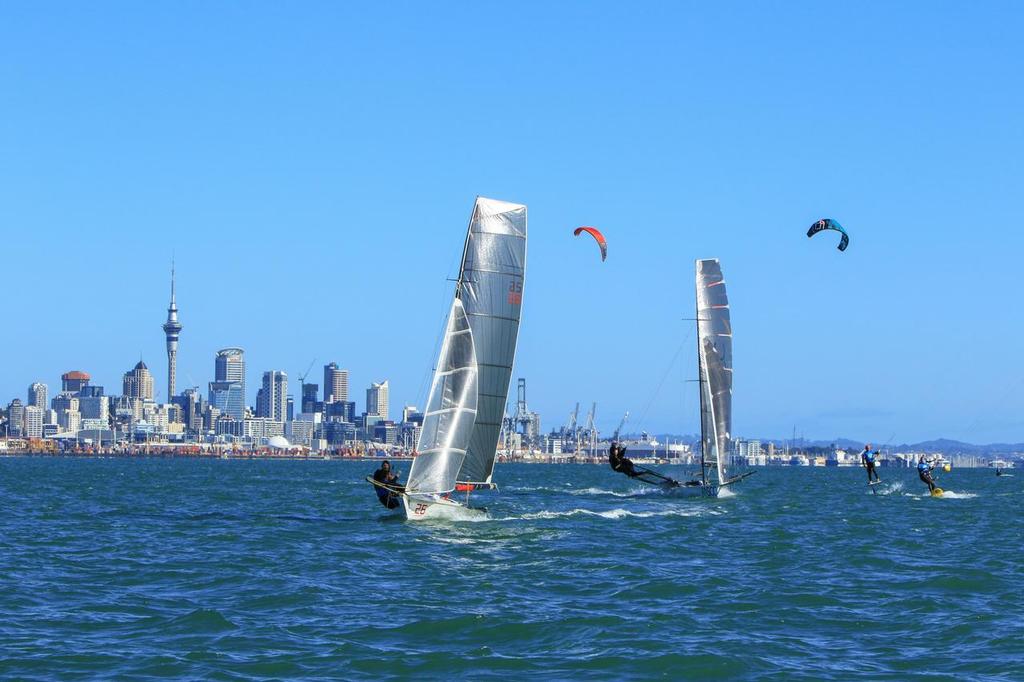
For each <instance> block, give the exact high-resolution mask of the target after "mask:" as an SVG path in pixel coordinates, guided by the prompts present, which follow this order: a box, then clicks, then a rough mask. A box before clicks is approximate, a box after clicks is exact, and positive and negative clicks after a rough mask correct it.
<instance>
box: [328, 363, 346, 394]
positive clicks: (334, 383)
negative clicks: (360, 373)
mask: <svg viewBox="0 0 1024 682" xmlns="http://www.w3.org/2000/svg"><path fill="white" fill-rule="evenodd" d="M339 400H348V370H347V369H339V368H338V363H336V362H332V363H330V364H327V365H324V402H325V403H333V402H335V401H339Z"/></svg>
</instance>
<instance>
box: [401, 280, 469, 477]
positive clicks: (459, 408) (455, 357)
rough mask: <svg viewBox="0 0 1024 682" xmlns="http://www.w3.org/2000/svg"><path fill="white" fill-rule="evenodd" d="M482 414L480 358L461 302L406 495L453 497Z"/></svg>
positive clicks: (452, 316) (440, 363) (440, 362)
mask: <svg viewBox="0 0 1024 682" xmlns="http://www.w3.org/2000/svg"><path fill="white" fill-rule="evenodd" d="M476 413H477V357H476V350H475V348H474V344H473V332H472V330H471V329H470V325H469V320H468V318H467V317H466V311H465V309H464V308H463V305H462V302H461V301H460V300H459V299H457V298H456V299H455V300H454V302H453V303H452V309H451V312H450V313H449V314H448V326H447V328H446V330H445V336H444V342H443V343H442V344H441V354H440V356H439V357H438V361H437V369H436V370H434V381H433V383H432V384H431V386H430V397H429V398H428V399H427V409H426V412H424V414H423V430H422V431H421V432H420V437H419V441H418V443H417V447H416V449H417V451H418V453H419V454H418V455H417V456H416V458H415V459H414V460H413V462H412V468H411V469H410V471H409V481H408V483H407V484H406V487H405V490H406V492H407V493H441V494H443V493H448V492H451V491H452V490H454V489H455V477H456V474H457V473H458V471H459V467H461V466H462V464H463V461H464V460H465V458H466V449H467V447H468V445H469V439H470V435H471V434H472V432H473V422H474V419H475V417H476Z"/></svg>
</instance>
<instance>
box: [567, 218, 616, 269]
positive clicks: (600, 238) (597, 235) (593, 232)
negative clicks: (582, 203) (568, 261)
mask: <svg viewBox="0 0 1024 682" xmlns="http://www.w3.org/2000/svg"><path fill="white" fill-rule="evenodd" d="M581 232H586V233H587V234H589V235H590V236H591V237H593V238H594V241H596V242H597V245H598V246H600V247H601V260H602V261H603V260H604V259H605V258H607V257H608V242H607V241H606V240H605V238H604V235H603V234H601V231H600V230H598V229H597V228H596V227H588V226H586V225H584V226H583V227H577V228H576V231H575V232H573V235H574V236H576V237H579V236H580V233H581Z"/></svg>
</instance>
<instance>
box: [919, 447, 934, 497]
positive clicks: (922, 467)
mask: <svg viewBox="0 0 1024 682" xmlns="http://www.w3.org/2000/svg"><path fill="white" fill-rule="evenodd" d="M934 468H935V465H934V464H932V463H931V462H929V461H928V460H927V459H925V458H924V455H921V457H920V458H919V459H918V460H917V475H918V477H919V478H920V479H921V480H922V481H924V482H925V484H926V485H927V486H928V492H932V491H933V490H935V481H934V479H932V469H934Z"/></svg>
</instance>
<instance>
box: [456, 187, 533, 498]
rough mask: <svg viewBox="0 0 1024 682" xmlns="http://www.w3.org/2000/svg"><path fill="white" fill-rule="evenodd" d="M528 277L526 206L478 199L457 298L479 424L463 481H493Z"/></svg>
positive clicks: (464, 253) (470, 443) (467, 455)
mask: <svg viewBox="0 0 1024 682" xmlns="http://www.w3.org/2000/svg"><path fill="white" fill-rule="evenodd" d="M525 275H526V206H524V205H522V204H513V203H509V202H505V201H497V200H494V199H485V198H483V197H478V198H477V200H476V204H475V205H474V206H473V215H472V217H471V218H470V221H469V230H468V233H467V235H466V246H465V250H464V252H463V256H462V267H461V269H460V271H459V283H458V289H457V292H456V296H458V297H459V298H460V299H461V300H462V304H463V305H464V306H465V309H466V315H467V317H468V319H469V326H470V328H471V329H472V330H473V339H474V341H475V343H476V352H477V362H478V365H479V369H480V374H479V400H478V403H477V414H476V424H475V426H474V428H473V433H472V436H471V438H470V442H469V451H468V453H467V454H466V458H465V461H464V462H463V464H462V469H461V471H459V475H458V480H459V481H462V482H466V483H475V484H485V483H490V482H491V474H492V473H493V471H494V459H495V456H496V454H497V447H498V436H499V432H500V431H501V420H502V417H503V416H504V414H505V403H506V401H507V400H508V387H509V382H510V381H511V379H512V365H513V362H514V360H515V355H516V341H517V339H518V337H519V317H520V311H521V309H522V303H523V285H524V280H525Z"/></svg>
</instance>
